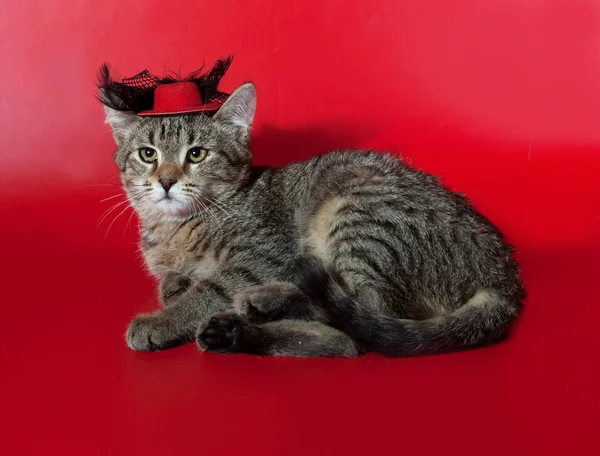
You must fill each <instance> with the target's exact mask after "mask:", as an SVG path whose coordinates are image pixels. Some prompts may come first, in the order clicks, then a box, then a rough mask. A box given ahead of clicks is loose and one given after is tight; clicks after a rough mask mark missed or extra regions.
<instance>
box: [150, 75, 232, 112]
mask: <svg viewBox="0 0 600 456" xmlns="http://www.w3.org/2000/svg"><path fill="white" fill-rule="evenodd" d="M220 107H221V103H219V102H218V101H209V102H207V103H205V102H204V100H202V94H201V92H200V88H199V87H198V85H197V84H195V83H193V82H175V83H173V84H163V85H159V86H158V87H157V88H156V89H155V90H154V105H153V107H152V109H149V110H146V111H141V112H138V116H164V115H169V114H185V113H188V112H205V111H216V110H217V109H219V108H220Z"/></svg>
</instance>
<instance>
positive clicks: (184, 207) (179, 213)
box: [155, 195, 190, 217]
mask: <svg viewBox="0 0 600 456" xmlns="http://www.w3.org/2000/svg"><path fill="white" fill-rule="evenodd" d="M155 204H156V206H157V207H158V209H159V210H160V211H161V212H163V213H164V214H166V215H169V216H176V217H185V216H187V215H189V213H190V208H189V205H188V204H186V203H185V202H184V201H181V200H180V199H178V198H175V197H174V196H170V195H165V196H163V197H162V198H161V199H160V200H158V201H157V202H156V203H155Z"/></svg>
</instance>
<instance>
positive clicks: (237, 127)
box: [106, 84, 524, 357]
mask: <svg viewBox="0 0 600 456" xmlns="http://www.w3.org/2000/svg"><path fill="white" fill-rule="evenodd" d="M255 106H256V93H255V89H254V86H253V85H252V84H245V85H243V86H241V87H240V88H238V89H237V90H236V91H235V92H234V93H233V94H232V95H231V96H230V97H229V99H228V100H227V101H226V102H225V104H224V105H223V106H222V107H221V109H220V110H219V111H218V112H217V113H216V114H215V115H214V116H213V117H207V116H205V115H201V114H191V115H174V116H163V117H139V116H137V115H135V114H134V113H133V112H121V111H116V110H113V109H111V108H108V107H107V108H106V114H107V117H106V120H107V122H108V123H109V124H110V125H111V126H112V129H113V133H114V137H115V140H116V143H117V145H118V150H117V152H116V154H115V159H116V162H117V164H118V166H119V168H120V170H121V178H122V181H123V185H124V187H125V190H126V192H127V195H128V198H129V200H130V202H131V204H132V205H133V207H134V208H135V210H136V211H137V213H138V215H139V217H140V220H141V249H142V252H143V255H144V258H145V262H146V265H147V268H148V270H149V271H150V273H151V274H152V275H153V276H155V277H156V278H157V279H158V280H159V284H160V285H159V294H160V299H161V301H162V302H163V303H164V308H163V309H161V310H158V311H157V312H154V313H152V314H149V315H139V316H138V317H137V318H135V319H134V320H133V321H132V322H131V324H130V326H129V329H128V330H127V334H126V339H127V344H128V345H129V347H131V348H132V349H134V350H143V351H147V350H161V349H165V348H170V347H175V346H177V345H181V344H184V343H187V342H190V341H193V340H194V339H196V341H197V343H198V345H199V346H200V348H201V349H202V350H206V351H212V352H219V353H251V354H259V355H279V356H298V357H312V356H332V357H353V356H357V355H359V354H361V353H364V352H366V351H374V352H379V353H382V354H385V355H389V356H411V355H425V354H433V353H443V352H450V351H456V350H463V349H469V348H474V347H480V346H483V345H487V344H491V343H494V342H497V341H500V340H501V339H503V338H504V337H505V336H506V335H507V333H508V330H509V327H510V325H511V323H512V322H513V321H514V320H515V319H516V317H517V315H518V314H519V311H520V309H521V301H522V299H523V297H524V292H523V287H522V285H521V282H520V279H519V268H518V266H517V264H516V262H515V261H514V260H513V258H512V256H511V253H512V248H511V247H510V246H509V245H507V244H506V243H504V242H503V240H502V236H501V234H500V233H499V232H498V230H497V229H496V228H494V226H493V225H492V224H491V223H490V222H489V221H488V220H487V219H486V218H484V217H483V216H481V215H480V214H478V213H477V212H476V211H475V210H474V209H473V208H472V207H471V205H470V204H469V203H468V202H467V201H466V200H465V199H464V198H463V197H462V196H460V195H458V194H456V193H453V192H450V191H449V190H447V189H445V188H444V187H442V186H441V185H440V184H438V182H437V179H436V178H435V177H434V176H431V175H429V174H426V173H423V172H421V171H418V170H415V169H412V168H410V167H408V166H407V165H405V164H404V163H402V161H401V160H399V159H398V158H395V157H393V156H391V155H386V154H378V153H373V152H367V151H344V152H333V153H329V154H325V155H321V156H318V157H315V158H313V159H312V160H309V161H306V162H302V163H294V164H291V165H289V166H286V167H284V168H282V169H271V168H257V167H253V166H252V165H251V153H250V127H251V124H252V119H253V117H254V111H255Z"/></svg>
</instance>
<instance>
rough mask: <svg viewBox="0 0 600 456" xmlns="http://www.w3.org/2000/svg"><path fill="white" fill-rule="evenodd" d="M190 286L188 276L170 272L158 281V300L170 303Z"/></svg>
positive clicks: (166, 303)
mask: <svg viewBox="0 0 600 456" xmlns="http://www.w3.org/2000/svg"><path fill="white" fill-rule="evenodd" d="M191 286H192V280H191V279H190V278H189V277H186V276H184V275H183V274H179V273H177V272H171V273H169V274H167V276H166V277H165V278H164V279H163V280H162V281H161V282H160V285H159V295H160V300H161V301H162V302H163V303H164V304H165V305H166V306H169V305H172V304H174V303H175V302H177V300H178V299H179V298H180V297H181V295H183V294H184V293H185V292H186V291H187V290H188V289H189V288H190V287H191Z"/></svg>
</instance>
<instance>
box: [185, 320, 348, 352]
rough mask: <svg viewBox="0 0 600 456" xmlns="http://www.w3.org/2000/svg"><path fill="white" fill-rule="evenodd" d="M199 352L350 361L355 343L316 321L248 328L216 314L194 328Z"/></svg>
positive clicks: (243, 322)
mask: <svg viewBox="0 0 600 456" xmlns="http://www.w3.org/2000/svg"><path fill="white" fill-rule="evenodd" d="M196 341H197V343H198V346H199V347H200V349H202V350H204V351H210V352H216V353H246V354H252V355H266V356H291V357H298V358H311V357H334V358H351V357H355V356H358V355H359V350H358V346H357V345H356V343H355V342H354V341H353V340H352V339H351V338H350V337H349V336H348V335H346V334H344V333H343V332H341V331H339V330H337V329H334V328H332V327H330V326H327V325H325V324H323V323H320V322H316V321H300V320H277V321H272V322H269V323H263V324H252V323H250V322H248V321H247V320H246V319H245V318H244V317H243V316H240V315H238V314H237V313H229V312H228V313H220V314H217V315H215V316H213V317H212V318H211V319H210V320H209V321H208V322H206V323H205V324H203V325H201V326H200V328H198V332H197V335H196Z"/></svg>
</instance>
